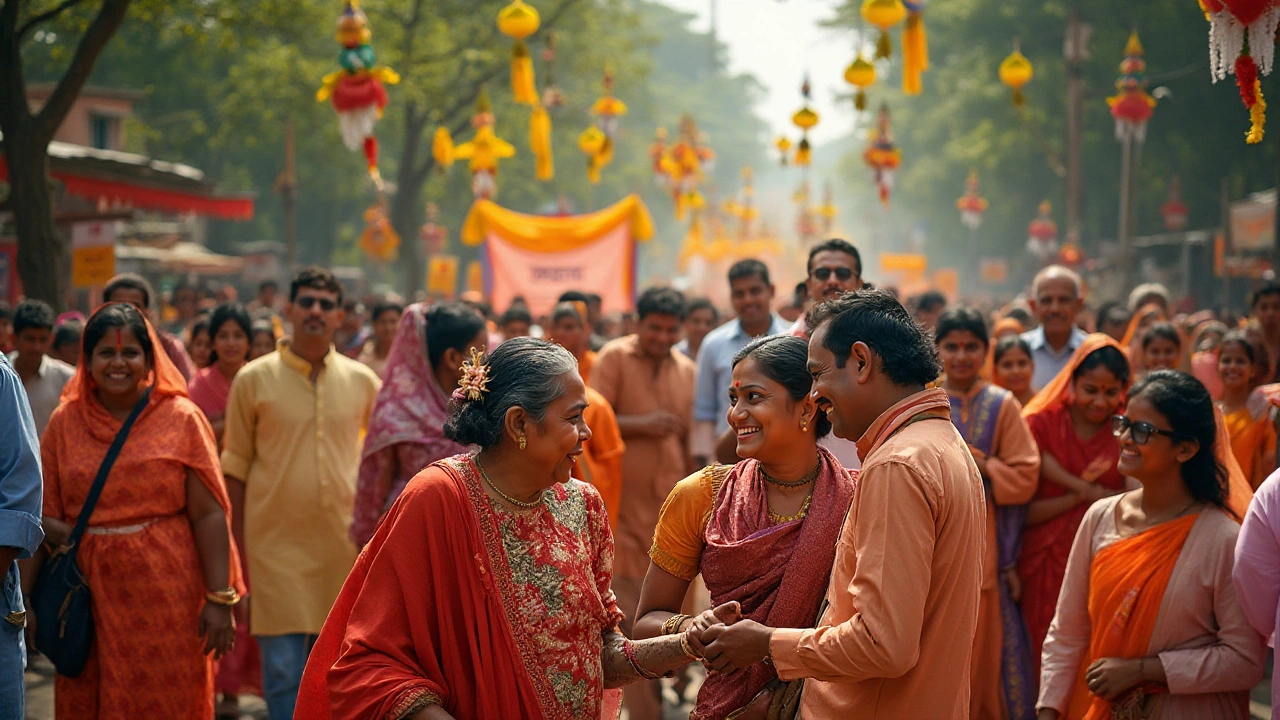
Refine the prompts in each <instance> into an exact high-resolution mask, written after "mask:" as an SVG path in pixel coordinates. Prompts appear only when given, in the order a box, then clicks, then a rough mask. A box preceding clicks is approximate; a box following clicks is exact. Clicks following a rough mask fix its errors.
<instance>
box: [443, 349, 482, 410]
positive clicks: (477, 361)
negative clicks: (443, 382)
mask: <svg viewBox="0 0 1280 720" xmlns="http://www.w3.org/2000/svg"><path fill="white" fill-rule="evenodd" d="M488 390H489V366H488V364H486V363H485V362H484V350H483V349H481V350H477V349H476V348H471V359H469V360H467V361H466V362H464V363H462V378H461V379H460V380H458V389H457V390H454V391H453V395H452V396H451V397H452V398H453V400H454V402H459V403H463V402H467V401H468V400H484V393H486V392H488Z"/></svg>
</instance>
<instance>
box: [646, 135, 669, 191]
mask: <svg viewBox="0 0 1280 720" xmlns="http://www.w3.org/2000/svg"><path fill="white" fill-rule="evenodd" d="M666 156H667V129H666V128H664V127H660V128H658V129H657V130H656V131H654V133H653V142H651V143H649V168H650V169H651V170H652V171H653V181H654V183H656V184H657V185H658V187H660V188H662V189H663V190H670V189H671V177H670V176H668V175H667V169H666V166H665V165H664V163H663V159H664V158H666Z"/></svg>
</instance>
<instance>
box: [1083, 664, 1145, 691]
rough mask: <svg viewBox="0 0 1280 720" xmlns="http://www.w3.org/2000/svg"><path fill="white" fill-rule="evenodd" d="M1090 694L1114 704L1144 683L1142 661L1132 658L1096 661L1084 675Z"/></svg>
mask: <svg viewBox="0 0 1280 720" xmlns="http://www.w3.org/2000/svg"><path fill="white" fill-rule="evenodd" d="M1084 680H1085V684H1086V685H1087V686H1088V687H1089V692H1091V693H1093V694H1094V695H1097V696H1098V697H1100V698H1102V699H1103V700H1106V701H1107V702H1113V701H1115V700H1116V699H1118V698H1119V697H1120V696H1121V695H1123V694H1124V693H1126V692H1128V691H1129V690H1131V689H1133V688H1135V687H1137V686H1138V684H1139V683H1141V682H1142V661H1141V660H1134V659H1131V658H1102V659H1101V660H1095V661H1094V662H1093V664H1092V665H1090V666H1089V669H1088V670H1086V671H1085V674H1084Z"/></svg>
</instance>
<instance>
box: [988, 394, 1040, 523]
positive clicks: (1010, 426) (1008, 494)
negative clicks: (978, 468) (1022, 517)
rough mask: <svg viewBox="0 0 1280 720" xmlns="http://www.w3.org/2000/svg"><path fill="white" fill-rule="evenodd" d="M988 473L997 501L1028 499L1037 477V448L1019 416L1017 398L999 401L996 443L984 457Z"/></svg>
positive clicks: (1017, 503)
mask: <svg viewBox="0 0 1280 720" xmlns="http://www.w3.org/2000/svg"><path fill="white" fill-rule="evenodd" d="M987 475H988V478H989V479H990V480H991V493H992V495H994V496H995V501H996V504H997V505H1021V504H1023V503H1028V502H1031V498H1032V497H1034V496H1035V494H1036V486H1037V485H1038V483H1039V481H1040V448H1038V447H1037V446H1036V441H1035V438H1033V437H1032V436H1031V428H1030V427H1029V426H1028V425H1027V421H1026V420H1025V419H1023V417H1022V408H1021V407H1020V406H1019V405H1018V401H1017V400H1014V399H1013V398H1009V399H1008V400H1006V401H1005V402H1003V403H1001V404H1000V414H999V415H998V416H996V434H995V444H994V445H993V446H992V448H991V456H990V457H988V458H987Z"/></svg>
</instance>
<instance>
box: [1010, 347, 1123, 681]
mask: <svg viewBox="0 0 1280 720" xmlns="http://www.w3.org/2000/svg"><path fill="white" fill-rule="evenodd" d="M1128 387H1129V361H1128V359H1127V358H1125V356H1124V353H1123V352H1122V351H1121V349H1120V345H1119V344H1117V343H1116V341H1115V340H1112V339H1111V337H1109V336H1107V335H1103V334H1101V333H1095V334H1093V335H1090V336H1089V337H1088V338H1086V339H1085V341H1084V342H1083V343H1081V345H1080V347H1079V348H1077V349H1076V352H1075V355H1073V356H1072V357H1071V360H1070V361H1069V362H1068V363H1067V366H1066V367H1064V368H1063V369H1062V372H1060V373H1058V375H1057V377H1055V378H1054V379H1053V380H1052V381H1050V383H1049V384H1048V385H1046V386H1045V387H1044V389H1043V390H1041V391H1040V393H1039V394H1037V395H1036V396H1035V397H1034V398H1033V399H1032V400H1031V402H1029V403H1027V406H1026V407H1025V408H1023V411H1022V416H1023V417H1024V418H1026V420H1027V425H1028V426H1029V427H1030V428H1031V435H1032V437H1034V438H1035V441H1036V445H1037V446H1038V447H1039V448H1040V484H1039V486H1038V487H1037V488H1036V494H1035V497H1034V498H1032V501H1031V504H1030V505H1029V506H1028V508H1027V521H1026V522H1027V527H1026V529H1025V530H1024V531H1023V533H1022V551H1021V553H1020V555H1019V556H1018V578H1019V579H1020V580H1021V581H1022V600H1021V603H1020V605H1021V606H1022V617H1023V620H1024V621H1025V622H1026V625H1027V634H1028V636H1029V638H1030V640H1031V660H1032V663H1033V664H1035V666H1036V670H1037V672H1038V670H1039V661H1040V649H1041V645H1042V644H1043V643H1044V636H1045V634H1046V633H1047V632H1048V631H1049V623H1050V621H1052V620H1053V609H1054V607H1055V606H1056V604H1057V602H1058V590H1059V589H1061V587H1062V576H1063V574H1064V573H1065V572H1066V570H1067V558H1068V557H1069V556H1070V554H1071V541H1072V539H1073V538H1074V537H1075V535H1076V528H1078V527H1079V526H1080V520H1081V519H1082V518H1083V517H1084V513H1085V510H1087V509H1088V507H1089V505H1090V504H1092V503H1093V502H1094V501H1095V500H1099V499H1101V498H1104V497H1107V496H1109V495H1114V494H1115V493H1118V492H1120V491H1121V490H1122V489H1124V477H1123V476H1122V475H1120V473H1119V472H1118V471H1116V461H1117V460H1118V459H1119V457H1120V446H1119V444H1118V443H1116V439H1115V437H1113V436H1112V434H1111V416H1113V415H1115V414H1116V412H1117V411H1118V410H1119V409H1120V408H1121V407H1123V406H1124V394H1125V391H1126V390H1127V389H1128ZM1033 676H1034V674H1033Z"/></svg>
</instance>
